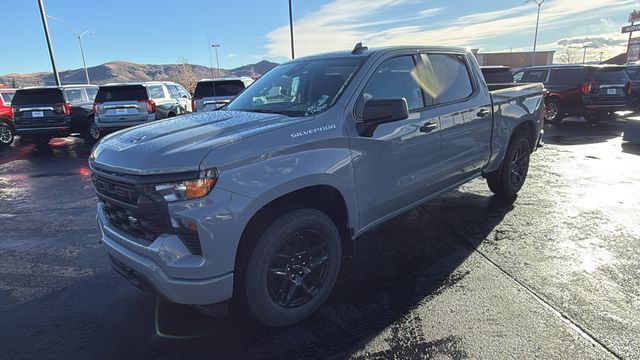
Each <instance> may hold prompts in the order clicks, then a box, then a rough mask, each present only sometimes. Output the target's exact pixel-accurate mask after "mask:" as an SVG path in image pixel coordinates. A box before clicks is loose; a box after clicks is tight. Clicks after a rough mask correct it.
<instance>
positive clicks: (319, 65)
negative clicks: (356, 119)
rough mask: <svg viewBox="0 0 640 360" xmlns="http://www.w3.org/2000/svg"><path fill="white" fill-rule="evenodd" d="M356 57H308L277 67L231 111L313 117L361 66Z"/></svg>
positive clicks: (244, 94) (338, 92)
mask: <svg viewBox="0 0 640 360" xmlns="http://www.w3.org/2000/svg"><path fill="white" fill-rule="evenodd" d="M360 65H361V61H360V60H355V59H333V60H327V59H322V60H308V61H300V62H293V63H288V64H283V65H279V66H277V67H275V68H274V69H272V70H271V71H269V72H268V73H266V74H265V75H264V76H262V77H261V78H260V79H258V80H257V81H256V82H255V83H253V84H252V85H251V86H250V87H248V88H247V89H246V90H245V91H244V92H242V93H241V94H240V95H238V97H237V98H236V99H235V100H233V101H231V103H230V104H229V105H228V106H227V107H226V109H227V110H237V111H250V112H265V113H277V114H284V115H287V116H312V115H315V114H318V113H321V112H323V111H325V110H327V109H328V108H330V107H331V106H332V105H333V104H334V103H335V102H336V100H337V99H338V98H339V96H340V94H341V93H342V91H343V90H344V88H345V87H346V86H347V85H348V84H349V82H350V81H351V79H352V78H353V76H354V75H355V74H356V72H357V71H358V69H359V68H360Z"/></svg>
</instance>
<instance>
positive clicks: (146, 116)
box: [93, 81, 191, 133]
mask: <svg viewBox="0 0 640 360" xmlns="http://www.w3.org/2000/svg"><path fill="white" fill-rule="evenodd" d="M93 111H94V113H95V124H96V126H97V128H98V129H99V130H100V132H101V133H104V132H108V131H113V130H118V129H122V128H125V127H129V126H134V125H139V124H142V123H145V122H149V121H154V120H160V119H164V118H169V117H173V116H177V115H181V114H186V113H189V112H191V95H189V93H188V92H187V90H185V89H184V88H183V87H182V86H180V85H178V84H176V83H173V82H169V81H150V82H144V83H126V84H107V85H103V86H100V89H98V94H97V95H96V99H95V103H94V106H93Z"/></svg>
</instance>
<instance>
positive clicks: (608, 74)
mask: <svg viewBox="0 0 640 360" xmlns="http://www.w3.org/2000/svg"><path fill="white" fill-rule="evenodd" d="M590 78H591V80H593V81H596V82H599V83H602V82H611V83H626V82H627V81H629V75H627V72H626V71H624V69H618V68H616V69H597V70H595V69H594V70H592V71H591V72H590Z"/></svg>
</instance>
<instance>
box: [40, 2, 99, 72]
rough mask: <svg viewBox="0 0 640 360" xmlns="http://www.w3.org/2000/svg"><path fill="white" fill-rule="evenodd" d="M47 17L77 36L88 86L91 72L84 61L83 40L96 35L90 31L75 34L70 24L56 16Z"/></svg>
mask: <svg viewBox="0 0 640 360" xmlns="http://www.w3.org/2000/svg"><path fill="white" fill-rule="evenodd" d="M47 17H48V18H49V19H53V20H56V21H58V22H60V23H61V24H62V25H64V26H65V27H66V28H67V29H69V31H71V32H72V33H73V35H75V37H76V38H78V42H79V43H80V54H81V55H82V66H84V76H85V78H86V79H87V84H91V82H90V81H89V70H87V62H86V61H85V60H84V48H83V47H82V38H83V37H84V36H85V35H88V34H95V33H94V32H93V31H88V30H87V31H83V32H82V33H81V34H78V33H77V32H75V31H74V30H73V29H72V28H71V26H69V24H67V23H66V22H64V21H63V20H61V19H58V18H57V17H54V16H50V15H47Z"/></svg>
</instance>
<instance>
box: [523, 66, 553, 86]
mask: <svg viewBox="0 0 640 360" xmlns="http://www.w3.org/2000/svg"><path fill="white" fill-rule="evenodd" d="M548 76H549V70H548V69H539V70H537V69H534V70H527V71H525V73H524V76H523V77H522V82H525V83H546V82H547V77H548Z"/></svg>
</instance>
